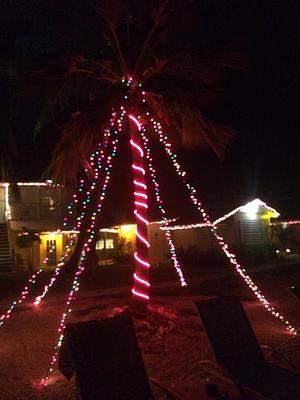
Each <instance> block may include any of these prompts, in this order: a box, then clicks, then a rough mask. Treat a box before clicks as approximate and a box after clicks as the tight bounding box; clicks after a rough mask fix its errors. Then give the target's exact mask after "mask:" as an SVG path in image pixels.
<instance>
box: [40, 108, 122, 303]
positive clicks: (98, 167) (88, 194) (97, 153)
mask: <svg viewBox="0 0 300 400" xmlns="http://www.w3.org/2000/svg"><path fill="white" fill-rule="evenodd" d="M121 115H122V114H121ZM115 116H116V113H115V112H113V113H112V117H111V119H110V124H111V129H113V127H114V120H115ZM110 138H111V133H110V130H105V134H104V145H103V147H104V150H106V148H107V146H108V145H109V143H110V142H109V140H110ZM104 150H103V149H102V148H101V143H98V149H97V150H96V151H95V152H94V153H92V155H91V156H90V160H91V165H92V167H94V166H95V163H94V159H95V157H96V156H97V164H96V166H95V168H94V179H93V181H92V182H91V184H90V189H89V190H87V191H86V192H85V196H86V197H85V199H84V200H83V203H84V205H86V204H88V203H89V202H90V201H91V192H92V191H93V190H94V189H95V187H96V183H97V180H98V178H99V173H100V171H101V169H102V166H103V160H104V159H105V152H104ZM84 183H85V182H84V180H83V179H82V180H81V181H80V186H79V189H78V191H79V192H82V191H83V187H84ZM73 198H74V203H73V204H72V205H74V204H77V203H78V198H77V195H76V194H74V195H73ZM85 212H86V210H85V209H83V210H82V212H81V214H80V215H78V217H77V220H76V225H75V227H74V228H73V230H79V229H80V226H81V221H82V220H83V218H84V216H85ZM70 214H72V212H71V213H69V215H70ZM64 224H65V225H66V224H67V220H65V222H64ZM75 238H76V235H75ZM73 243H74V241H71V242H70V243H69V245H68V246H67V249H66V253H65V255H64V256H63V257H62V259H61V260H60V262H59V263H58V265H57V267H56V268H55V270H54V272H53V274H52V277H51V279H50V281H49V283H48V284H46V285H45V286H44V289H43V292H42V294H41V295H39V296H37V297H36V299H35V302H34V304H35V305H36V306H38V305H39V304H40V303H41V301H42V300H43V298H45V296H46V295H47V293H48V291H49V289H50V288H51V286H53V284H54V283H55V281H56V279H57V278H58V276H59V275H60V273H61V271H62V267H63V266H64V265H65V262H63V260H65V259H66V258H67V257H66V255H68V254H69V252H70V250H71V248H72V245H73Z"/></svg>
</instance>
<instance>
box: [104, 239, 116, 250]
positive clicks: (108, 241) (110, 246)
mask: <svg viewBox="0 0 300 400" xmlns="http://www.w3.org/2000/svg"><path fill="white" fill-rule="evenodd" d="M105 244H106V248H107V249H113V248H114V239H106V241H105Z"/></svg>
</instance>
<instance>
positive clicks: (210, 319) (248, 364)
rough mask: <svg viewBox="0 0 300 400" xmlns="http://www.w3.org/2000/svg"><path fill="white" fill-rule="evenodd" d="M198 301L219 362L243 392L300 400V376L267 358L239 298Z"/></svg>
mask: <svg viewBox="0 0 300 400" xmlns="http://www.w3.org/2000/svg"><path fill="white" fill-rule="evenodd" d="M195 304H196V307H197V308H198V310H199V313H200V316H201V319H202V322H203V324H204V327H205V329H206V332H207V335H208V338H209V340H210V343H211V345H212V348H213V350H214V353H215V356H216V359H217V361H218V363H219V364H220V366H221V368H222V369H223V371H224V372H225V374H226V375H228V376H229V377H230V378H231V379H232V381H233V382H234V383H235V384H236V385H237V387H239V388H240V389H241V391H242V392H243V393H247V392H248V391H250V392H251V391H252V392H255V393H256V394H258V395H260V396H262V397H264V398H266V399H272V400H299V399H300V376H299V375H297V374H295V373H294V372H291V371H289V370H287V369H284V368H281V367H278V366H276V365H273V364H271V363H269V362H268V361H267V360H266V359H265V357H264V355H263V353H262V351H261V349H260V346H259V344H258V342H257V339H256V337H255V334H254V332H253V330H252V328H251V326H250V323H249V321H248V318H247V316H246V314H245V311H244V309H243V307H242V304H241V302H240V301H239V299H238V298H237V297H234V296H222V297H218V298H213V299H210V300H206V301H202V302H196V303H195ZM245 389H246V390H245ZM248 393H249V392H248ZM245 396H246V395H245ZM245 398H246V397H245Z"/></svg>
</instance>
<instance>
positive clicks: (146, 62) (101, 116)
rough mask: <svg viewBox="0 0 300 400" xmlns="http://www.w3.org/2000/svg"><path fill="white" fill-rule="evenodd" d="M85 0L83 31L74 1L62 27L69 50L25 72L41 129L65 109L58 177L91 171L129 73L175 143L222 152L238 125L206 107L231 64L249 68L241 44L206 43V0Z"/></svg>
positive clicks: (55, 167)
mask: <svg viewBox="0 0 300 400" xmlns="http://www.w3.org/2000/svg"><path fill="white" fill-rule="evenodd" d="M87 4H88V7H90V9H89V13H87V10H86V9H85V10H84V13H85V16H86V18H87V19H88V23H86V21H85V25H84V29H83V26H82V20H81V19H80V18H79V15H78V13H79V12H80V5H75V4H74V3H72V7H73V6H74V7H73V8H74V13H73V14H72V15H71V16H70V18H69V19H70V20H69V21H68V23H64V24H61V25H60V26H59V29H60V35H61V38H62V39H61V40H62V41H65V45H66V48H67V44H68V46H71V47H72V51H71V52H69V53H68V54H65V55H64V56H61V55H60V56H59V57H58V58H57V60H55V59H52V61H51V63H49V62H48V63H46V65H44V66H43V67H41V68H39V69H36V70H35V71H34V72H31V73H29V74H27V76H26V82H27V86H28V85H29V86H30V88H31V90H32V93H35V94H34V95H35V96H36V97H37V98H39V99H41V101H43V103H44V107H43V110H42V113H41V117H40V119H39V120H38V122H37V124H36V133H39V132H41V131H43V129H44V126H45V124H49V121H59V123H60V124H61V119H59V115H61V114H63V115H64V123H63V124H62V128H61V136H60V139H59V140H58V143H57V145H56V147H55V150H54V153H53V157H52V162H51V165H50V171H52V173H53V175H54V178H55V179H56V180H60V181H61V182H63V183H65V182H69V183H76V179H77V176H78V172H79V171H80V170H82V169H84V170H87V171H90V165H89V160H88V154H89V153H90V151H91V150H92V149H93V148H94V146H95V143H96V142H98V141H99V138H100V137H99V135H100V132H101V131H102V128H103V126H105V125H106V123H107V120H108V116H109V114H110V111H111V108H112V107H113V106H115V107H117V106H118V105H119V104H120V103H119V102H120V98H121V96H120V94H121V92H122V87H121V80H122V78H124V77H125V78H128V77H129V76H133V78H134V81H135V82H143V88H144V90H145V92H146V98H147V101H148V104H149V107H150V109H151V112H152V113H153V114H154V115H155V116H157V117H158V118H159V119H160V120H161V121H162V122H163V124H164V125H165V127H168V130H171V131H172V132H173V139H174V141H175V142H176V143H177V144H183V145H185V146H187V147H190V148H195V147H196V146H200V147H201V146H203V145H205V144H208V145H209V146H210V147H211V148H212V149H213V150H214V152H215V153H216V154H217V155H218V157H220V158H222V157H223V156H224V152H225V149H226V147H227V145H228V143H229V142H230V140H231V139H232V137H233V131H232V130H231V129H229V128H226V127H224V126H222V125H221V124H220V123H219V122H217V121H213V120H212V119H211V118H208V116H207V115H206V114H205V112H204V106H207V105H208V104H209V105H210V104H212V103H214V102H215V101H216V100H217V98H218V95H219V93H220V90H219V88H220V80H221V77H223V76H224V74H226V71H227V70H243V69H245V68H246V65H247V58H246V57H245V56H244V50H243V46H244V44H243V42H242V41H236V42H232V41H229V42H228V43H227V44H226V46H221V47H220V46H211V48H206V47H205V46H202V47H201V46H200V42H201V40H200V29H199V27H200V26H201V23H202V22H203V21H202V19H201V18H202V17H201V11H202V5H201V2H199V1H197V0H187V1H185V2H182V1H181V0H172V1H171V0H159V1H154V0H152V1H147V2H142V3H140V2H137V1H134V2H131V1H129V0H88V1H87ZM68 12H70V10H68ZM78 18H79V19H78ZM87 30H89V32H87ZM86 35H90V36H89V39H90V40H87V37H86ZM34 82H37V84H36V85H34ZM25 86H26V85H25ZM135 94H136V100H138V92H137V91H135V90H134V89H132V93H131V95H133V96H131V97H133V98H135V96H134V95H135ZM137 104H138V102H137V101H136V102H134V101H133V102H132V104H131V106H132V107H133V108H134V107H138V106H137Z"/></svg>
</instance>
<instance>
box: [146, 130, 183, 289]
mask: <svg viewBox="0 0 300 400" xmlns="http://www.w3.org/2000/svg"><path fill="white" fill-rule="evenodd" d="M142 139H143V144H144V148H145V150H146V159H147V162H148V170H149V171H150V176H151V181H152V184H153V188H154V193H155V198H156V203H157V206H158V208H159V210H160V213H161V216H162V220H163V226H164V227H168V225H169V221H170V220H169V219H168V218H167V216H166V210H165V208H164V204H163V201H162V198H161V194H160V186H159V183H158V180H157V174H156V170H155V168H154V166H153V159H152V156H151V150H150V147H149V139H148V137H147V136H146V130H145V129H143V130H142ZM165 236H166V239H167V242H168V245H169V251H170V255H171V259H172V262H173V265H174V267H175V270H176V272H177V274H178V276H179V279H180V283H181V286H187V283H186V280H185V278H184V275H183V272H182V269H181V265H180V263H179V261H178V259H177V255H176V250H175V245H174V242H173V239H172V235H171V233H170V232H169V231H168V230H166V231H165Z"/></svg>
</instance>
